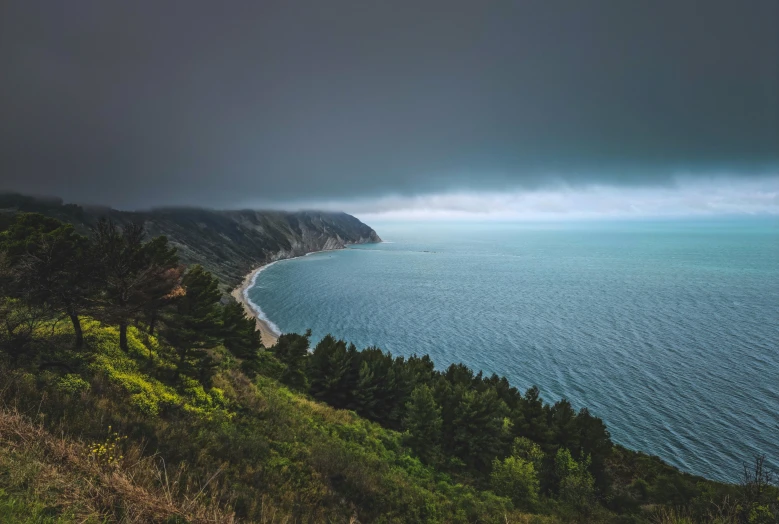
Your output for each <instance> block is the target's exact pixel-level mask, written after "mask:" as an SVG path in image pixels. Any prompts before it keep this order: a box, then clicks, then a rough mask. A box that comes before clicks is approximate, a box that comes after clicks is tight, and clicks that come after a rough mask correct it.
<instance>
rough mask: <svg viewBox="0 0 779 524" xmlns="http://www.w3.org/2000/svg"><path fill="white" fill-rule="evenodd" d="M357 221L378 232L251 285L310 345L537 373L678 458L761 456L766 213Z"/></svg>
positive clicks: (771, 269) (522, 384)
mask: <svg viewBox="0 0 779 524" xmlns="http://www.w3.org/2000/svg"><path fill="white" fill-rule="evenodd" d="M371 226H373V227H374V229H376V231H377V232H378V233H379V235H380V236H381V237H382V238H383V239H385V240H386V241H388V242H387V243H383V244H375V245H364V246H355V247H352V248H349V249H346V250H342V251H335V252H327V253H320V254H314V255H311V256H307V257H303V258H299V259H294V260H289V261H283V262H279V263H276V264H273V265H271V266H269V267H268V268H267V269H265V270H264V271H263V272H261V273H260V274H259V276H258V279H257V282H256V285H255V286H254V287H253V288H252V289H251V290H250V291H249V296H250V298H251V300H252V301H253V302H255V303H256V304H258V305H259V306H260V307H261V308H262V310H263V312H264V314H265V315H266V316H267V317H268V318H269V319H271V320H272V322H273V323H274V324H275V325H276V326H277V327H278V328H279V329H280V330H281V331H283V332H293V331H295V332H303V331H305V330H306V329H307V328H311V330H312V331H313V340H314V342H316V341H318V340H319V339H320V338H321V337H322V336H324V335H325V334H327V333H332V334H333V335H335V336H336V337H339V338H344V339H346V340H348V341H351V342H354V343H355V344H356V345H357V346H358V347H365V346H369V345H376V346H379V347H381V348H382V349H385V350H390V351H392V353H394V354H398V355H411V354H413V353H417V354H424V353H428V354H430V355H431V356H432V358H433V359H434V360H435V362H436V364H437V365H438V367H439V368H444V367H446V366H447V365H448V364H450V363H453V362H464V363H466V364H467V365H469V366H471V367H472V368H474V369H480V370H484V371H485V372H488V373H491V372H495V373H498V374H501V375H506V376H507V377H508V378H509V380H510V381H511V382H512V384H513V385H515V386H517V387H519V388H520V389H522V390H524V389H525V388H527V387H529V386H531V385H533V384H537V385H538V386H539V387H540V389H541V391H542V393H543V395H544V398H545V399H547V400H548V401H555V400H557V399H559V398H561V397H567V398H569V399H570V400H571V402H572V403H573V404H574V406H575V407H577V408H578V407H584V406H586V407H588V408H590V410H591V411H592V412H594V413H595V414H597V415H598V416H600V417H602V418H603V419H604V420H605V421H606V423H607V424H608V427H609V430H610V431H611V434H612V437H613V438H614V440H615V441H616V442H619V443H621V444H624V445H626V446H628V447H630V448H634V449H639V450H642V451H646V452H648V453H652V454H656V455H659V456H661V457H662V458H663V459H665V460H667V461H668V462H670V463H671V464H673V465H675V466H678V467H680V468H682V469H684V470H686V471H690V472H693V473H697V474H702V475H706V476H708V477H712V478H717V479H723V480H735V479H736V478H737V477H738V475H739V471H740V468H741V464H742V462H743V461H745V460H749V459H750V457H751V456H752V455H753V454H754V453H756V452H763V453H767V454H768V455H769V456H770V457H772V458H771V460H772V463H773V465H774V466H779V439H777V435H779V380H777V379H778V378H779V373H778V372H779V224H778V223H777V221H775V220H774V221H771V220H733V221H716V222H714V221H696V222H693V221H690V222H675V223H671V222H654V223H650V222H642V223H636V222H634V223H620V224H615V223H609V224H606V223H585V224H532V225H529V224H494V223H493V224H488V223H482V224H409V223H401V224H398V223H386V224H383V223H372V224H371Z"/></svg>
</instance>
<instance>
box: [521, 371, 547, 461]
mask: <svg viewBox="0 0 779 524" xmlns="http://www.w3.org/2000/svg"><path fill="white" fill-rule="evenodd" d="M520 405H521V410H520V413H521V418H519V420H518V421H517V423H516V424H515V425H514V433H515V435H516V436H519V437H527V438H529V439H530V440H532V441H533V442H536V443H538V444H540V445H541V447H542V448H544V450H545V451H550V450H551V445H552V443H551V440H552V433H551V430H550V429H549V407H548V406H546V405H544V402H543V400H542V399H541V392H540V391H539V389H538V387H536V386H533V387H531V388H530V389H528V390H527V391H526V392H525V396H524V397H523V398H522V402H521V403H520Z"/></svg>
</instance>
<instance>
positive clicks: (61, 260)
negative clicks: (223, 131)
mask: <svg viewBox="0 0 779 524" xmlns="http://www.w3.org/2000/svg"><path fill="white" fill-rule="evenodd" d="M0 296H2V299H0V300H1V302H0V304H1V306H0V377H2V380H1V381H0V522H344V523H346V522H440V523H444V522H463V523H466V522H494V523H499V522H500V523H506V522H615V523H616V522H619V523H629V522H663V523H666V522H668V523H670V522H680V523H681V522H723V523H726V522H727V523H730V522H733V523H735V522H751V523H759V522H760V523H762V522H775V521H776V515H777V514H779V512H777V507H776V506H777V491H776V489H775V488H774V487H772V486H771V485H770V484H771V482H770V481H771V478H770V476H769V475H768V474H767V473H765V472H763V471H762V470H759V469H757V470H751V469H750V470H748V472H747V474H746V475H745V482H744V483H743V484H742V485H740V486H736V485H724V484H719V483H716V482H711V481H707V480H705V479H702V478H699V477H694V476H691V475H687V474H684V473H681V472H679V471H678V470H676V469H674V468H672V467H670V466H668V465H667V464H664V463H663V462H662V461H661V460H660V459H658V458H656V457H650V456H647V455H644V454H641V453H637V452H633V451H629V450H626V449H624V448H621V447H619V446H615V445H614V444H613V443H612V441H611V439H610V436H609V433H608V431H607V430H606V427H605V425H604V424H603V422H602V421H601V420H600V419H598V418H597V417H594V416H592V415H591V414H590V413H589V412H588V411H587V410H586V409H582V410H580V411H578V412H577V411H574V410H573V408H572V407H571V405H570V404H569V403H568V402H567V401H565V400H562V401H560V402H557V403H555V404H554V405H549V404H547V403H545V402H543V400H542V399H540V398H539V397H538V389H537V388H531V389H530V390H528V391H527V392H524V393H523V392H519V391H517V390H516V389H515V388H512V387H511V385H510V384H509V383H508V381H507V380H506V379H505V378H502V377H498V376H495V375H493V376H484V375H482V374H481V373H474V372H473V371H472V370H470V369H468V368H467V367H465V366H463V365H452V366H450V367H449V368H446V369H438V368H436V367H435V365H434V363H433V362H432V361H431V360H430V359H429V358H428V357H426V356H419V357H417V356H414V357H411V358H407V359H405V358H400V357H393V356H392V355H389V354H387V353H384V352H382V351H381V350H380V349H376V348H366V349H364V350H362V351H359V350H358V349H357V348H355V347H354V346H352V345H349V344H347V343H346V342H344V341H339V340H335V339H333V338H332V337H326V338H325V339H323V340H322V341H321V342H319V343H318V344H317V345H316V347H314V348H311V349H309V346H310V343H309V339H308V335H307V334H302V335H301V334H287V335H283V336H282V337H281V338H280V339H279V341H278V343H277V344H276V345H275V346H274V347H272V348H264V347H262V345H261V343H260V341H259V337H258V336H257V333H256V332H255V331H254V324H253V322H252V321H251V320H248V319H246V318H244V317H243V313H242V310H241V308H240V307H239V306H238V305H237V304H229V305H223V304H222V302H221V293H220V291H219V286H218V281H217V279H216V278H215V277H213V276H212V275H211V274H210V273H209V272H208V271H206V270H205V269H203V268H202V267H201V266H197V265H195V266H189V267H184V266H182V265H181V264H180V263H179V260H178V256H177V253H176V250H175V249H174V248H173V247H172V246H171V245H170V244H169V243H168V242H166V241H165V240H164V239H162V238H151V237H150V236H148V235H146V234H145V232H144V230H143V229H142V228H139V227H136V226H132V225H125V226H124V227H118V226H117V225H116V224H114V223H111V222H108V221H103V222H99V223H98V224H97V225H96V226H95V228H94V230H93V231H92V232H91V233H90V234H89V236H86V237H82V236H81V235H79V234H78V233H76V231H75V230H74V229H73V228H72V227H71V226H68V225H63V224H62V223H61V222H59V221H56V220H52V219H50V218H47V217H44V216H42V215H34V214H14V215H13V217H12V218H11V220H9V221H8V222H7V224H6V230H5V231H4V232H3V233H2V234H0ZM759 465H760V463H759V462H758V466H759Z"/></svg>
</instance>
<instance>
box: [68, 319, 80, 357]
mask: <svg viewBox="0 0 779 524" xmlns="http://www.w3.org/2000/svg"><path fill="white" fill-rule="evenodd" d="M68 316H69V317H70V321H71V322H73V332H74V333H75V334H76V342H75V346H76V349H80V348H81V347H82V346H83V345H84V332H83V331H82V330H81V319H80V318H78V314H76V313H73V312H69V313H68Z"/></svg>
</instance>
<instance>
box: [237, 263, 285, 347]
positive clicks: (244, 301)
mask: <svg viewBox="0 0 779 524" xmlns="http://www.w3.org/2000/svg"><path fill="white" fill-rule="evenodd" d="M267 266H268V264H263V265H261V266H260V267H258V268H256V269H254V270H252V271H251V272H250V273H249V274H248V275H246V276H245V277H244V279H243V282H241V284H240V285H239V286H238V287H236V288H235V289H233V290H232V292H230V295H231V296H232V297H233V298H234V299H235V300H237V301H238V303H239V304H241V306H243V310H244V312H245V313H246V316H247V317H249V318H253V319H254V320H255V321H256V322H257V329H258V330H259V331H260V336H261V338H262V345H263V346H265V347H266V348H268V347H271V346H274V345H276V342H277V341H278V339H279V337H278V335H277V334H276V333H275V332H274V331H273V330H272V329H271V327H270V325H269V324H268V323H267V322H266V321H264V320H262V319H261V318H260V316H259V315H258V314H257V312H256V311H255V310H254V308H252V306H251V304H250V303H249V299H248V298H247V297H246V291H247V290H248V289H249V288H250V287H251V286H252V285H253V284H254V279H255V277H256V276H257V273H259V272H260V270H261V269H263V268H264V267H267Z"/></svg>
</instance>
